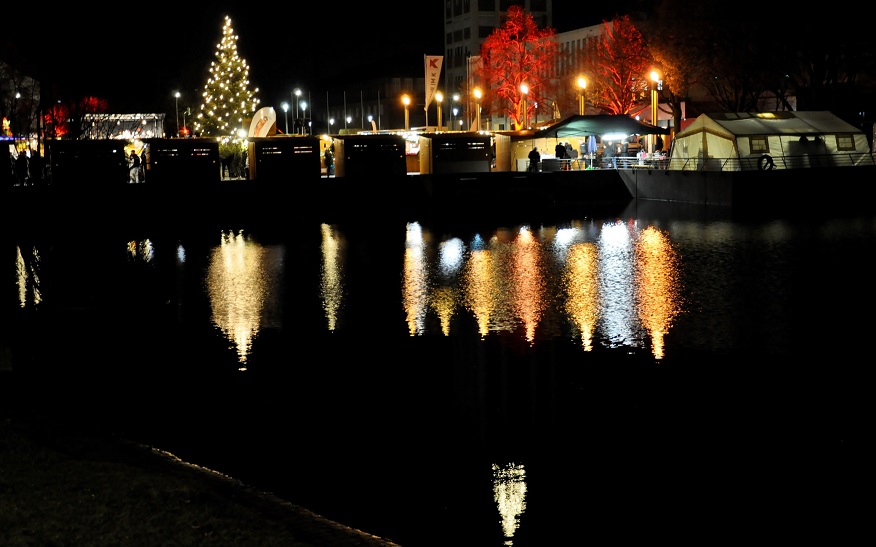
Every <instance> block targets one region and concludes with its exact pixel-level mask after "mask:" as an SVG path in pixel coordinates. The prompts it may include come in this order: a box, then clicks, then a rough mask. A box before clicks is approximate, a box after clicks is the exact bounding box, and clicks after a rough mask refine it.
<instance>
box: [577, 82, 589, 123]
mask: <svg viewBox="0 0 876 547" xmlns="http://www.w3.org/2000/svg"><path fill="white" fill-rule="evenodd" d="M578 89H580V90H581V106H580V107H579V108H578V110H579V112H578V113H579V114H581V115H582V116H583V115H584V114H585V112H587V80H585V79H584V76H579V77H578Z"/></svg>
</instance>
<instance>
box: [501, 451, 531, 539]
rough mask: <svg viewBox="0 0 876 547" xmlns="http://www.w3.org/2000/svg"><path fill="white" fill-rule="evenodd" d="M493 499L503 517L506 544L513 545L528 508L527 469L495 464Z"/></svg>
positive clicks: (503, 532)
mask: <svg viewBox="0 0 876 547" xmlns="http://www.w3.org/2000/svg"><path fill="white" fill-rule="evenodd" d="M493 499H494V500H495V502H496V507H497V508H498V509H499V515H500V516H501V517H502V534H503V535H504V537H505V542H504V545H508V546H510V545H513V538H514V534H515V533H516V532H517V528H519V527H520V515H522V514H523V512H524V511H525V510H526V471H525V470H524V469H523V465H521V464H517V463H509V464H505V465H498V464H495V463H494V464H493Z"/></svg>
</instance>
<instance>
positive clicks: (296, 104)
mask: <svg viewBox="0 0 876 547" xmlns="http://www.w3.org/2000/svg"><path fill="white" fill-rule="evenodd" d="M292 94H293V95H295V119H296V120H298V98H299V97H301V90H300V89H298V88H297V87H296V88H295V91H293V92H292Z"/></svg>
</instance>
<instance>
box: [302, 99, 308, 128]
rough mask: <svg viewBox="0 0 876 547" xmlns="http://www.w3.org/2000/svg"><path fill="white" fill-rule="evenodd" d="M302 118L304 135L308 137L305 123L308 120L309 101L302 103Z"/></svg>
mask: <svg viewBox="0 0 876 547" xmlns="http://www.w3.org/2000/svg"><path fill="white" fill-rule="evenodd" d="M301 118H302V123H301V129H302V130H303V131H304V134H305V135H306V134H307V130H306V129H304V123H303V122H304V120H306V119H307V101H301Z"/></svg>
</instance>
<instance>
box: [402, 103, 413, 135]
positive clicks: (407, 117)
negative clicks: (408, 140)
mask: <svg viewBox="0 0 876 547" xmlns="http://www.w3.org/2000/svg"><path fill="white" fill-rule="evenodd" d="M402 104H404V105H405V131H410V130H411V118H410V114H409V112H408V106H410V104H411V98H410V97H408V96H407V95H402Z"/></svg>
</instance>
